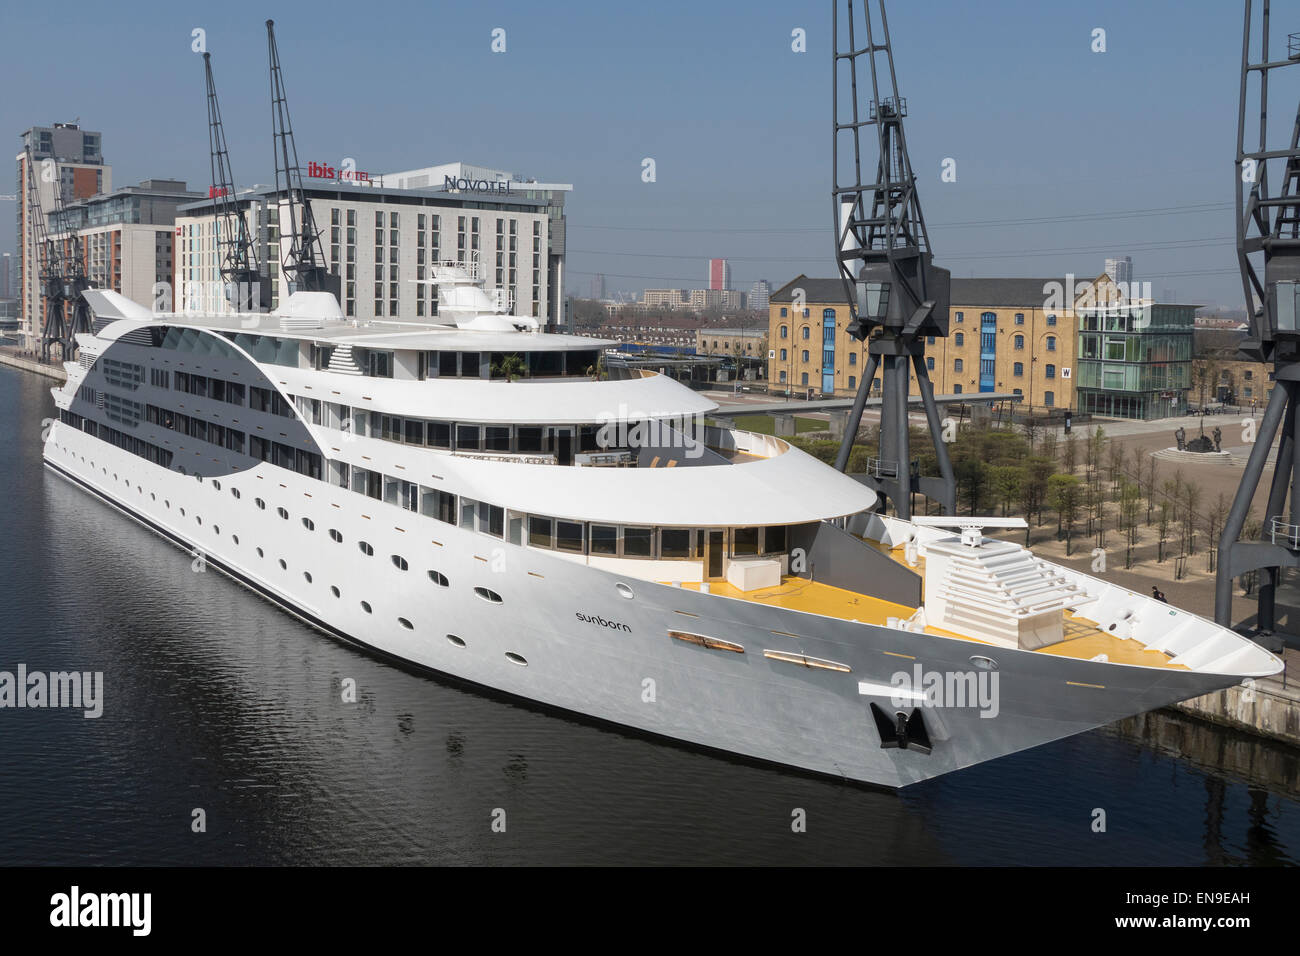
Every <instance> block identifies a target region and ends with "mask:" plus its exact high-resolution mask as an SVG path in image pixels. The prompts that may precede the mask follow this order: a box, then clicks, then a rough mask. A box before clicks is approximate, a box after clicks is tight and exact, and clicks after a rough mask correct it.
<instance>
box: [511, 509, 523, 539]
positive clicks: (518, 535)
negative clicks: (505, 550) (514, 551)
mask: <svg viewBox="0 0 1300 956" xmlns="http://www.w3.org/2000/svg"><path fill="white" fill-rule="evenodd" d="M526 519H527V516H526V515H522V514H520V513H519V512H518V511H512V512H510V517H509V521H508V524H509V528H510V538H509V540H510V543H511V544H523V543H524V522H525V520H526Z"/></svg>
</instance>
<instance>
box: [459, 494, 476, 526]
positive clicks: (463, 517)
mask: <svg viewBox="0 0 1300 956" xmlns="http://www.w3.org/2000/svg"><path fill="white" fill-rule="evenodd" d="M478 507H479V504H478V502H477V501H475V500H474V499H473V498H461V499H460V526H461V527H462V528H465V529H467V530H469V531H474V530H476V529H475V524H474V518H475V516H476V515H477V514H478Z"/></svg>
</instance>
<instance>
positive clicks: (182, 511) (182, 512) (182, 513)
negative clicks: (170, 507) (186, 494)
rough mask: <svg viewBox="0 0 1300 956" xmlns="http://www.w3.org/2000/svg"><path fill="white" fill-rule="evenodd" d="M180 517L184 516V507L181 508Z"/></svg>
mask: <svg viewBox="0 0 1300 956" xmlns="http://www.w3.org/2000/svg"><path fill="white" fill-rule="evenodd" d="M181 517H182V518H184V517H185V509H184V508H182V509H181Z"/></svg>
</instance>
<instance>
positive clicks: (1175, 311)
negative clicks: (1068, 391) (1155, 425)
mask: <svg viewBox="0 0 1300 956" xmlns="http://www.w3.org/2000/svg"><path fill="white" fill-rule="evenodd" d="M1196 309H1197V306H1194V305H1157V304H1155V303H1152V302H1143V303H1135V304H1132V305H1123V306H1118V307H1115V306H1097V307H1095V308H1082V309H1078V310H1076V311H1077V318H1078V328H1079V353H1078V381H1077V382H1076V383H1075V385H1076V391H1077V395H1078V405H1079V410H1080V411H1082V412H1088V413H1091V414H1093V415H1101V416H1105V417H1109V418H1139V419H1153V418H1168V417H1170V416H1174V415H1181V414H1183V413H1185V412H1186V410H1187V396H1188V391H1189V389H1190V388H1191V384H1192V324H1193V319H1194V317H1195V315H1196Z"/></svg>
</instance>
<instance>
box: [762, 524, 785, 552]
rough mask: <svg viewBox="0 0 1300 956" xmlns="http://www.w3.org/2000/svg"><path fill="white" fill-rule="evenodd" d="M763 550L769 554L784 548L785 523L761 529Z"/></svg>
mask: <svg viewBox="0 0 1300 956" xmlns="http://www.w3.org/2000/svg"><path fill="white" fill-rule="evenodd" d="M763 550H764V551H765V552H767V553H769V554H770V553H772V552H773V551H784V550H785V525H776V526H774V527H771V528H764V529H763Z"/></svg>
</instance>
